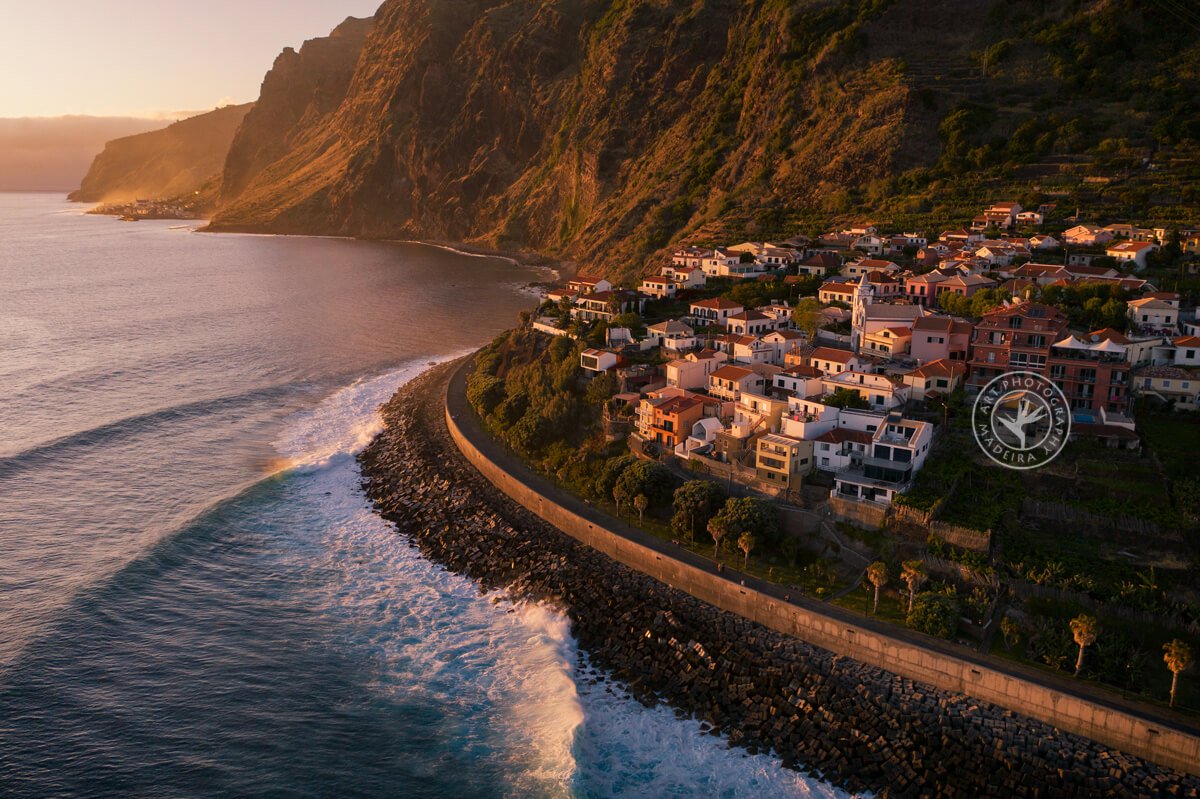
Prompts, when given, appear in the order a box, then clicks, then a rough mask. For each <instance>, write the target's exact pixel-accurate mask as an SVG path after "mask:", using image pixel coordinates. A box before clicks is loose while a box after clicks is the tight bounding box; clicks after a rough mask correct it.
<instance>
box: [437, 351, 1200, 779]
mask: <svg viewBox="0 0 1200 799" xmlns="http://www.w3.org/2000/svg"><path fill="white" fill-rule="evenodd" d="M470 363H471V359H467V360H466V361H464V362H463V365H462V366H461V367H459V368H458V369H457V370H456V371H455V373H454V375H453V377H452V378H451V380H450V381H449V383H448V386H447V393H446V398H445V399H446V409H445V412H446V424H447V426H448V428H449V431H450V435H451V437H452V438H453V440H454V443H455V444H456V445H457V446H458V448H459V450H460V451H461V452H462V454H463V455H464V457H466V458H467V460H468V461H470V462H471V464H472V465H473V466H474V467H475V468H476V469H478V470H479V472H480V473H481V474H483V475H484V477H486V478H487V479H488V481H489V482H491V483H492V484H493V485H495V486H496V487H497V488H499V489H500V490H501V491H503V492H504V493H505V494H506V495H508V496H509V497H510V498H512V499H513V500H514V501H516V502H517V503H519V504H520V505H522V506H523V507H525V508H526V509H528V510H529V511H531V512H533V513H534V514H536V515H537V516H539V517H541V518H542V519H544V520H545V521H546V522H548V523H550V524H552V525H554V526H555V527H557V528H558V529H560V530H562V531H563V532H564V533H566V534H567V535H569V536H571V537H572V538H574V539H576V540H578V541H580V542H581V543H583V544H586V545H587V546H589V547H591V548H593V549H595V550H597V551H599V552H602V553H604V554H605V555H608V556H609V557H611V558H613V559H614V560H616V561H618V562H620V563H622V564H624V565H626V566H628V567H630V568H632V569H635V570H636V571H638V572H641V573H643V574H645V575H647V576H650V577H653V578H654V579H656V580H658V581H660V582H662V583H664V584H666V585H668V586H670V587H672V588H676V589H679V590H681V591H684V592H686V593H688V594H690V595H692V596H693V597H696V598H697V599H700V600H702V601H704V602H707V603H709V604H711V605H713V606H714V607H717V608H720V609H722V610H726V611H729V612H732V613H736V614H738V615H740V616H742V617H744V618H747V619H750V620H752V621H755V622H758V623H760V624H762V625H763V626H765V627H768V628H770V629H773V630H776V631H778V632H781V633H784V634H787V635H791V636H795V637H796V638H799V639H801V640H803V641H805V642H807V643H810V644H812V645H815V646H819V647H821V648H823V649H827V650H830V651H831V652H834V653H836V654H839V655H844V656H846V657H850V658H853V659H855V660H858V661H860V662H863V663H867V664H870V665H873V666H877V667H879V668H883V669H886V670H887V671H890V672H893V673H895V674H899V675H901V676H903V677H906V678H909V679H913V680H919V681H921V682H924V683H927V684H929V685H931V686H933V687H935V688H939V689H942V690H945V691H952V692H956V693H962V694H967V695H969V696H972V697H975V698H976V699H980V700H983V701H987V702H992V703H994V704H996V705H999V706H1001V707H1004V708H1007V709H1010V710H1013V711H1015V712H1018V713H1021V714H1022V715H1026V716H1029V717H1032V718H1035V719H1038V720H1040V721H1043V722H1046V723H1048V724H1051V725H1053V726H1055V727H1058V728H1059V729H1062V730H1066V731H1068V732H1072V733H1076V734H1078V735H1082V736H1084V737H1087V738H1090V739H1092V740H1095V741H1097V742H1100V743H1102V744H1104V745H1106V746H1111V747H1113V748H1115V749H1119V750H1122V751H1124V752H1128V753H1130V754H1134V755H1137V756H1139V757H1144V758H1146V759H1147V760H1150V761H1152V762H1156V763H1159V764H1160V765H1163V766H1167V767H1169V768H1173V769H1176V770H1178V771H1182V772H1187V773H1191V774H1200V733H1198V732H1197V731H1196V730H1192V729H1187V728H1185V727H1183V726H1182V725H1177V724H1176V723H1174V722H1173V721H1172V720H1169V719H1156V718H1154V717H1153V716H1151V715H1149V714H1148V713H1142V712H1139V710H1138V709H1135V708H1133V707H1122V706H1120V705H1119V704H1118V702H1117V701H1116V699H1115V698H1114V699H1112V700H1109V699H1108V698H1100V697H1088V696H1084V695H1081V694H1080V693H1078V692H1075V691H1071V690H1069V689H1068V688H1067V687H1066V686H1056V685H1053V684H1051V683H1050V680H1048V679H1047V680H1042V679H1035V678H1034V677H1033V676H1032V675H1024V674H1020V673H1016V671H1015V669H1014V670H1008V669H1003V668H1001V667H1000V666H999V665H998V664H991V663H988V662H985V661H984V659H983V658H979V659H974V658H968V657H963V656H959V655H956V654H954V653H951V652H949V651H945V650H943V649H941V648H939V644H938V643H937V642H935V641H933V639H930V640H929V642H928V643H926V642H925V641H922V640H920V638H918V637H917V636H916V635H915V634H911V633H910V632H909V631H905V630H897V631H896V633H897V634H889V633H888V632H885V631H882V630H879V629H873V628H871V627H869V626H868V625H866V624H863V623H862V621H863V620H862V619H861V618H860V617H855V616H854V615H853V614H851V613H849V612H848V611H845V612H839V611H841V610H842V609H840V608H836V607H831V606H828V605H823V604H821V603H817V602H815V601H812V600H806V599H803V598H801V599H798V600H792V599H785V598H784V595H783V593H782V589H779V587H777V586H770V585H769V584H766V583H762V582H760V581H758V580H754V579H746V581H745V582H746V584H745V585H742V584H740V582H739V581H735V580H733V579H730V578H729V576H728V574H726V575H721V574H717V573H716V572H715V571H714V570H713V569H712V567H711V564H709V563H708V562H707V561H705V560H704V559H703V558H699V557H698V556H695V555H694V554H693V553H691V552H688V551H686V550H680V549H679V548H677V547H673V546H672V545H670V544H668V543H667V542H664V541H661V540H660V539H657V538H654V537H652V536H650V535H648V534H641V535H639V534H638V533H636V532H633V531H629V530H624V531H621V532H618V531H616V530H613V529H610V525H608V524H605V520H604V518H603V514H602V513H600V512H599V511H597V510H595V509H594V508H591V507H589V506H587V505H585V504H584V503H582V502H581V501H577V500H575V498H573V497H566V496H563V495H562V494H561V493H560V492H557V491H554V490H553V489H552V487H551V486H549V484H548V483H546V481H545V480H543V479H542V478H540V477H538V476H537V475H535V474H533V473H532V472H530V471H529V470H527V469H524V468H523V467H514V465H513V463H512V459H511V458H510V457H507V456H506V453H505V452H504V450H503V447H502V446H501V445H500V444H498V443H497V442H496V441H495V440H494V439H492V438H491V437H490V436H489V435H488V434H487V433H485V432H484V431H483V430H482V429H481V428H480V427H479V425H478V423H477V420H476V419H475V417H474V413H473V411H472V410H471V409H470V406H469V404H468V403H467V401H466V378H467V376H468V370H469V366H470ZM501 461H503V462H504V463H503V465H501ZM777 589H778V590H777ZM902 635H903V637H902ZM909 635H911V636H912V637H911V639H910V638H909V637H908V636H909ZM921 638H923V636H922V637H921ZM1039 676H1040V675H1039Z"/></svg>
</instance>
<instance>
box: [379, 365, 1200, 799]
mask: <svg viewBox="0 0 1200 799" xmlns="http://www.w3.org/2000/svg"><path fill="white" fill-rule="evenodd" d="M456 366H457V364H445V365H441V366H437V367H434V368H433V369H430V370H429V371H427V372H425V373H424V374H422V375H421V376H420V377H418V378H416V379H415V380H413V381H412V382H411V383H409V384H408V385H406V386H405V387H404V388H402V389H401V390H400V391H399V392H398V393H397V394H396V396H394V397H393V398H392V399H391V400H390V401H389V402H388V403H387V405H385V406H384V409H383V416H384V421H385V425H386V427H385V429H384V431H383V432H382V433H380V434H379V436H377V437H376V439H375V440H374V441H373V442H372V443H371V444H370V445H369V446H368V447H367V448H366V449H365V450H364V451H363V453H362V454H361V455H360V457H359V461H360V464H361V466H362V472H363V488H364V490H365V491H366V493H367V496H368V497H369V498H370V499H371V500H372V501H373V502H374V503H375V507H376V509H377V510H378V511H379V513H380V514H381V515H383V516H384V518H386V519H388V520H390V521H392V522H393V523H395V525H396V526H397V528H398V530H399V531H400V532H401V533H402V534H404V535H406V536H407V537H408V538H409V539H410V540H411V541H412V542H413V543H414V544H415V545H416V546H417V547H419V548H420V550H421V552H422V553H423V554H424V555H426V556H427V557H429V558H430V559H431V560H434V561H436V562H438V563H441V564H443V565H444V566H445V567H446V568H448V569H450V570H452V571H454V572H457V573H460V574H463V575H466V576H468V577H470V578H471V579H473V580H475V581H476V582H478V583H479V585H480V587H481V590H484V591H493V590H503V591H505V592H506V593H507V595H509V596H510V597H511V598H513V599H517V600H528V601H545V602H550V603H552V604H553V605H555V606H557V607H559V608H560V609H561V610H562V611H563V612H565V613H566V614H567V615H568V616H569V618H570V620H571V628H572V632H573V634H574V636H575V638H576V640H577V641H578V642H579V645H580V648H581V649H582V650H583V651H585V652H587V654H588V656H589V658H590V660H591V662H592V663H593V664H594V665H596V666H598V667H600V668H602V669H605V670H607V671H608V672H609V673H610V674H611V675H612V676H613V678H614V679H616V680H617V681H619V682H620V683H621V684H622V685H624V686H625V687H626V688H627V689H628V690H629V692H630V693H631V694H632V695H634V696H635V697H637V698H638V699H639V701H642V702H644V703H647V704H653V703H657V702H666V703H668V704H669V705H670V706H672V707H674V708H676V709H677V711H679V712H682V713H685V714H689V715H694V716H695V717H696V718H697V719H700V720H702V721H704V722H707V723H708V726H709V727H710V731H711V732H712V733H713V734H724V735H726V736H727V737H728V739H729V741H730V743H731V744H734V745H738V746H742V747H744V748H746V749H747V750H748V751H751V752H757V751H773V752H774V753H775V754H776V755H777V756H779V757H780V758H781V759H782V760H783V762H784V765H786V766H788V767H790V768H795V769H797V770H800V771H803V772H807V773H811V774H813V775H815V776H818V777H820V778H822V779H825V780H828V781H830V782H832V783H834V784H837V785H839V786H841V787H843V788H845V789H847V790H849V791H853V792H863V791H874V792H876V793H877V794H879V795H887V796H929V795H938V796H963V797H979V796H1004V797H1008V796H1079V797H1084V796H1097V795H1108V796H1188V797H1197V796H1200V778H1196V777H1193V776H1190V775H1183V774H1180V773H1178V772H1174V771H1171V770H1168V769H1165V768H1162V767H1159V766H1157V765H1155V764H1153V763H1149V762H1147V761H1144V760H1141V759H1139V758H1136V757H1132V756H1130V755H1126V754H1123V753H1120V752H1115V751H1112V750H1109V749H1106V748H1104V747H1102V746H1100V745H1099V744H1096V743H1094V742H1091V741H1088V740H1086V739H1083V738H1080V737H1078V736H1074V735H1070V734H1067V733H1062V732H1059V731H1057V730H1055V729H1054V728H1052V727H1050V726H1049V725H1047V724H1043V723H1041V722H1037V721H1033V720H1030V719H1026V718H1023V717H1020V716H1018V715H1017V714H1015V713H1012V712H1011V711H1007V710H1004V709H1001V708H998V707H996V706H993V705H989V704H987V703H982V702H977V701H975V700H973V699H971V698H969V697H965V696H961V695H954V694H950V693H947V692H942V691H938V690H935V689H932V688H929V687H928V686H924V685H922V684H920V683H916V682H913V681H912V680H906V679H903V678H901V677H898V676H896V675H893V674H890V673H888V672H885V671H883V670H881V669H876V668H873V667H869V666H865V665H863V664H861V663H858V662H856V661H854V660H851V659H849V658H845V657H841V656H838V655H835V654H833V653H830V652H828V651H826V650H823V649H819V648H816V647H813V646H810V645H808V644H806V643H804V642H802V641H799V640H797V639H794V638H789V637H787V636H784V635H782V634H779V633H776V632H774V631H771V630H768V629H767V628H765V627H762V626H760V625H758V624H755V623H753V622H750V621H747V620H746V619H743V618H741V617H739V616H736V615H734V614H731V613H727V612H724V611H720V610H717V609H716V608H713V607H711V606H709V605H707V604H705V603H703V602H700V601H699V600H697V599H695V598H693V597H691V596H689V595H687V594H685V593H683V592H681V591H677V590H675V589H671V588H668V587H667V586H665V585H663V584H661V583H659V582H657V581H656V580H654V579H652V578H650V577H646V576H645V575H642V574H640V573H638V572H635V571H633V570H631V569H629V568H627V567H625V566H623V565H621V564H619V563H617V562H615V561H613V560H611V559H609V558H608V557H606V556H604V555H601V554H599V553H597V552H595V551H593V550H591V549H589V548H588V547H586V546H584V545H582V544H580V543H578V542H577V541H575V540H574V539H572V538H570V537H568V536H566V535H565V534H563V533H561V532H560V531H558V530H556V529H555V528H553V527H551V526H549V525H547V524H546V523H545V522H543V521H542V520H540V519H538V518H537V517H535V516H533V515H532V514H530V513H529V512H527V511H526V510H525V509H524V508H522V507H520V506H519V505H517V504H516V503H515V502H513V501H511V500H510V499H509V498H508V497H506V496H505V495H504V494H503V493H502V492H500V491H498V490H497V489H496V488H495V487H493V486H492V485H491V483H489V482H488V481H487V480H486V479H485V478H483V477H482V476H481V475H480V474H479V473H478V472H477V471H475V469H474V468H473V467H472V466H471V465H470V464H469V463H467V461H466V460H465V458H463V457H462V455H461V454H460V453H459V451H458V449H457V447H456V446H455V444H454V442H453V441H452V440H451V438H450V435H449V431H448V430H447V429H446V424H445V419H444V407H443V401H442V398H443V396H444V392H445V386H446V382H447V380H448V378H449V376H450V375H451V374H452V372H453V370H454V369H455V368H456Z"/></svg>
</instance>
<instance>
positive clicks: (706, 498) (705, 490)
mask: <svg viewBox="0 0 1200 799" xmlns="http://www.w3.org/2000/svg"><path fill="white" fill-rule="evenodd" d="M726 498H727V496H726V494H725V489H723V488H721V486H720V485H719V484H717V483H714V482H713V481H711V480H688V481H687V482H686V483H684V484H683V485H681V486H680V487H679V488H677V489H675V497H674V507H675V515H674V516H672V517H671V528H672V529H674V530H675V531H676V532H677V533H682V534H684V535H686V536H687V537H688V540H689V541H694V540H695V539H696V531H697V530H703V529H705V527H707V525H708V520H709V519H711V518H712V517H713V516H715V515H716V514H717V512H718V511H720V510H721V506H722V505H724V504H725V500H726Z"/></svg>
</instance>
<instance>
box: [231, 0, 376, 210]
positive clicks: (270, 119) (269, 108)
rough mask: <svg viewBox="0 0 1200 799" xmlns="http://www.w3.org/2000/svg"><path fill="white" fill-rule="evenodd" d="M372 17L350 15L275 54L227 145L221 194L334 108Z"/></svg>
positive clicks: (234, 189) (236, 189)
mask: <svg viewBox="0 0 1200 799" xmlns="http://www.w3.org/2000/svg"><path fill="white" fill-rule="evenodd" d="M373 22H374V20H372V19H369V18H368V19H357V18H355V17H348V18H346V20H345V21H344V22H342V24H341V25H339V26H337V27H336V28H334V29H333V32H332V33H330V34H329V36H327V37H323V38H319V39H310V40H308V41H306V42H305V43H304V44H303V45H302V46H301V47H300V50H299V51H298V52H297V51H296V50H294V49H292V48H291V47H288V48H286V49H285V50H284V51H283V52H282V53H281V54H280V55H279V57H278V58H276V59H275V64H274V65H273V66H272V67H271V71H270V72H268V73H267V75H266V77H265V78H264V79H263V83H262V89H261V91H260V92H259V99H258V102H257V103H256V104H255V106H254V108H253V109H252V110H251V111H250V112H249V113H248V114H247V115H246V118H245V120H244V121H243V123H242V126H241V129H240V130H238V132H237V136H236V137H235V138H234V140H233V141H232V143H231V146H230V148H229V152H228V156H227V157H226V159H225V170H224V174H223V176H222V180H221V197H222V198H223V199H226V200H229V199H234V198H236V197H237V196H238V195H239V194H241V193H242V192H243V191H244V190H245V189H246V187H247V185H248V184H250V183H251V182H252V181H254V180H255V179H256V178H257V177H258V176H259V175H260V174H261V173H262V172H263V170H265V169H267V168H268V167H270V166H271V164H273V163H274V162H276V161H277V160H279V159H280V158H282V157H283V156H285V155H286V154H287V153H288V152H289V151H291V150H292V149H293V148H294V147H296V146H298V145H299V144H300V142H301V141H302V140H303V138H304V137H305V136H306V135H307V134H308V133H309V132H310V131H313V130H317V129H320V128H321V126H322V125H324V123H325V121H326V119H327V117H328V116H329V115H330V114H331V113H333V112H334V111H336V110H337V109H338V107H339V106H340V105H341V103H342V101H343V100H344V99H345V97H346V89H347V87H348V86H349V85H350V79H351V78H352V77H354V70H355V67H356V66H357V64H358V57H359V54H360V53H361V52H362V47H363V43H364V42H365V41H366V38H367V33H368V32H369V31H370V30H371V26H372V23H373Z"/></svg>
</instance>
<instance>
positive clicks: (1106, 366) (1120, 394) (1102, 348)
mask: <svg viewBox="0 0 1200 799" xmlns="http://www.w3.org/2000/svg"><path fill="white" fill-rule="evenodd" d="M1131 369H1132V367H1131V366H1130V365H1129V361H1128V360H1126V355H1125V347H1124V346H1122V345H1120V344H1118V343H1117V342H1115V341H1113V340H1111V339H1101V340H1100V341H1087V340H1084V339H1080V338H1076V337H1075V336H1067V337H1066V338H1063V339H1061V340H1059V341H1056V342H1055V343H1054V344H1053V345H1052V346H1051V347H1050V357H1049V358H1048V360H1047V363H1046V369H1045V372H1044V374H1045V375H1046V376H1047V377H1049V378H1050V379H1051V380H1052V381H1054V384H1055V385H1057V386H1058V387H1059V388H1060V389H1062V392H1063V394H1064V395H1066V398H1067V402H1068V403H1069V404H1070V406H1071V408H1072V410H1076V411H1095V412H1097V413H1098V412H1099V411H1100V410H1101V409H1103V410H1105V411H1108V412H1110V413H1113V412H1115V413H1125V412H1126V411H1128V410H1129V406H1130V404H1131V403H1130V400H1131V398H1130V392H1129V385H1130V371H1131ZM1087 416H1088V414H1077V417H1078V418H1080V419H1083V418H1085V417H1087Z"/></svg>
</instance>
